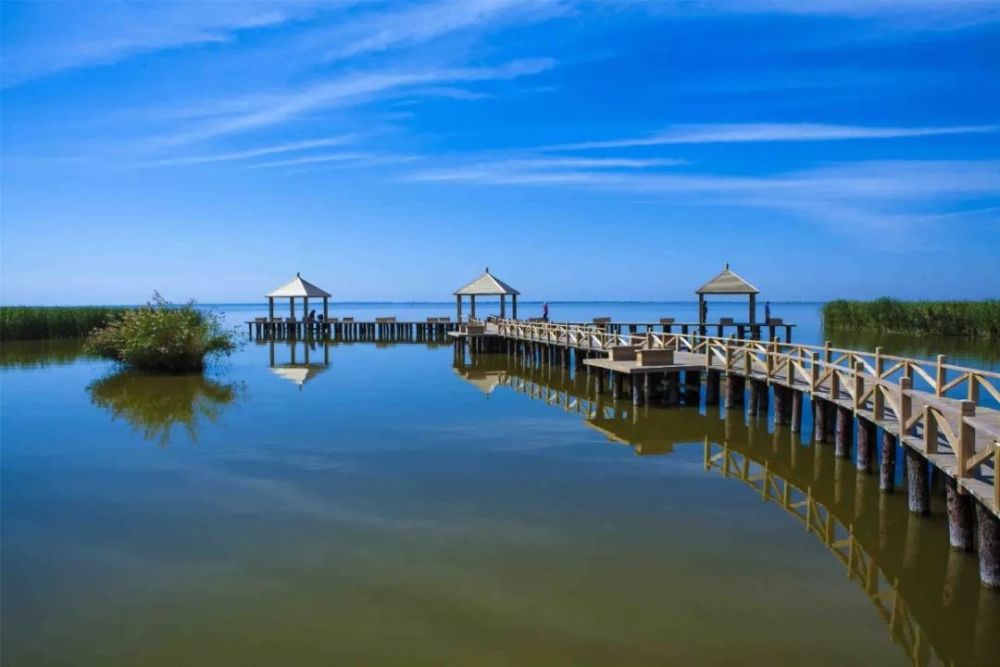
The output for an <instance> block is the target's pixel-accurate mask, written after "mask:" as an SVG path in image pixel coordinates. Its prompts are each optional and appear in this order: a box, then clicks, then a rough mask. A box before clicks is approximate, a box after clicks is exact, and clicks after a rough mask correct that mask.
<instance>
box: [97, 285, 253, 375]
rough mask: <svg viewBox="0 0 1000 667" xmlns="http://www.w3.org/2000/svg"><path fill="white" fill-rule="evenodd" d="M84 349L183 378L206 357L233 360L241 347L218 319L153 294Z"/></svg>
mask: <svg viewBox="0 0 1000 667" xmlns="http://www.w3.org/2000/svg"><path fill="white" fill-rule="evenodd" d="M85 349H86V350H87V351H88V352H90V353H91V354H96V355H98V356H100V357H104V358H106V359H113V360H115V361H118V362H121V363H122V364H124V365H125V366H127V367H129V368H132V369H134V370H142V371H170V372H180V371H197V370H201V369H202V368H204V366H205V359H206V357H210V356H216V355H220V354H229V353H230V352H232V351H233V350H234V349H236V342H235V333H234V332H232V331H227V330H226V329H225V328H224V327H223V324H222V320H221V319H220V318H219V317H218V316H217V315H216V314H214V313H210V312H204V311H200V310H197V309H195V307H194V303H193V302H189V303H186V304H184V305H182V306H177V305H175V304H171V303H169V302H168V301H166V300H165V299H163V297H161V296H160V295H159V294H154V296H153V301H152V302H151V303H148V304H146V305H145V306H140V307H139V308H135V309H132V310H128V311H126V312H125V313H123V314H122V316H121V317H120V318H119V319H116V320H114V321H112V322H109V323H108V324H106V325H105V326H104V327H102V328H100V329H97V330H95V331H94V332H92V333H91V334H90V336H89V337H88V338H87V343H86V346H85Z"/></svg>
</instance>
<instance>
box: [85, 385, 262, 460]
mask: <svg viewBox="0 0 1000 667" xmlns="http://www.w3.org/2000/svg"><path fill="white" fill-rule="evenodd" d="M87 391H89V392H90V400H91V402H92V403H93V404H94V405H96V406H98V407H100V408H104V409H106V410H110V411H111V413H112V416H113V418H114V419H118V418H122V419H124V420H125V421H126V422H127V423H128V424H130V425H131V426H132V427H133V428H134V429H135V430H136V431H137V432H139V433H141V434H142V436H143V437H144V438H145V439H147V440H155V441H157V443H158V444H159V445H161V446H165V445H167V444H168V443H169V441H170V435H171V433H172V432H173V430H174V427H176V426H180V427H182V428H183V429H184V430H185V431H186V432H187V434H188V437H189V438H190V439H191V440H192V441H196V440H197V439H198V426H199V423H200V420H203V419H204V420H207V421H209V422H213V423H214V422H216V421H217V420H218V419H219V416H220V415H221V414H222V412H223V410H224V408H225V407H226V406H228V405H231V404H233V403H234V402H236V400H237V399H238V398H239V397H241V396H242V395H243V394H244V388H243V386H242V385H241V384H237V383H229V384H225V383H220V382H216V381H213V380H209V379H207V378H206V377H204V376H203V375H201V374H200V373H187V374H182V375H150V374H145V373H135V372H130V371H126V372H124V373H117V374H115V375H112V376H110V377H106V378H104V379H102V380H98V381H97V382H94V383H93V384H91V385H90V386H88V387H87Z"/></svg>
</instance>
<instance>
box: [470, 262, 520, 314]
mask: <svg viewBox="0 0 1000 667" xmlns="http://www.w3.org/2000/svg"><path fill="white" fill-rule="evenodd" d="M518 294H520V292H518V291H517V290H516V289H514V288H513V287H511V286H510V285H508V284H507V283H505V282H504V281H502V280H500V279H499V278H497V277H496V276H494V275H493V274H492V273H490V269H489V267H487V268H486V271H485V272H484V273H483V275H481V276H479V277H478V278H476V279H475V280H473V281H472V282H471V283H469V284H468V285H466V286H465V287H463V288H461V289H459V290H456V291H455V308H456V313H457V316H458V321H459V322H461V321H462V297H463V296H468V297H469V306H470V311H471V312H470V314H469V316H470V317H475V316H476V297H477V296H499V297H500V317H506V316H507V295H510V297H511V317H512V318H514V319H515V320H516V319H517V295H518Z"/></svg>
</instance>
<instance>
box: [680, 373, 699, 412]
mask: <svg viewBox="0 0 1000 667" xmlns="http://www.w3.org/2000/svg"><path fill="white" fill-rule="evenodd" d="M684 402H685V403H686V404H687V405H698V403H700V402H701V373H700V372H698V371H684Z"/></svg>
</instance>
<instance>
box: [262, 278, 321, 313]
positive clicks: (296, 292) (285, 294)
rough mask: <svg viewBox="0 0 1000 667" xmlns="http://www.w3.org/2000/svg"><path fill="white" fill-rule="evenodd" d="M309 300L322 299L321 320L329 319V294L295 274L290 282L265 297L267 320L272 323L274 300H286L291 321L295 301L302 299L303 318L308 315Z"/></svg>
mask: <svg viewBox="0 0 1000 667" xmlns="http://www.w3.org/2000/svg"><path fill="white" fill-rule="evenodd" d="M310 298H314V299H319V298H321V299H323V320H324V321H325V320H328V319H330V313H329V305H330V293H329V292H327V291H325V290H322V289H320V288H319V287H316V286H315V285H313V284H312V283H311V282H309V281H308V280H304V279H303V278H302V275H301V274H299V273H296V274H295V278H294V279H292V281H291V282H289V283H287V284H285V285H282V286H281V287H279V288H278V289H276V290H274V291H273V292H271V293H270V294H268V295H267V314H268V320H269V321H272V322H273V321H274V300H275V299H288V307H289V314H290V315H291V318H292V319H293V320H294V319H295V300H296V299H302V315H303V318H305V317H307V316H308V315H309V299H310Z"/></svg>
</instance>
